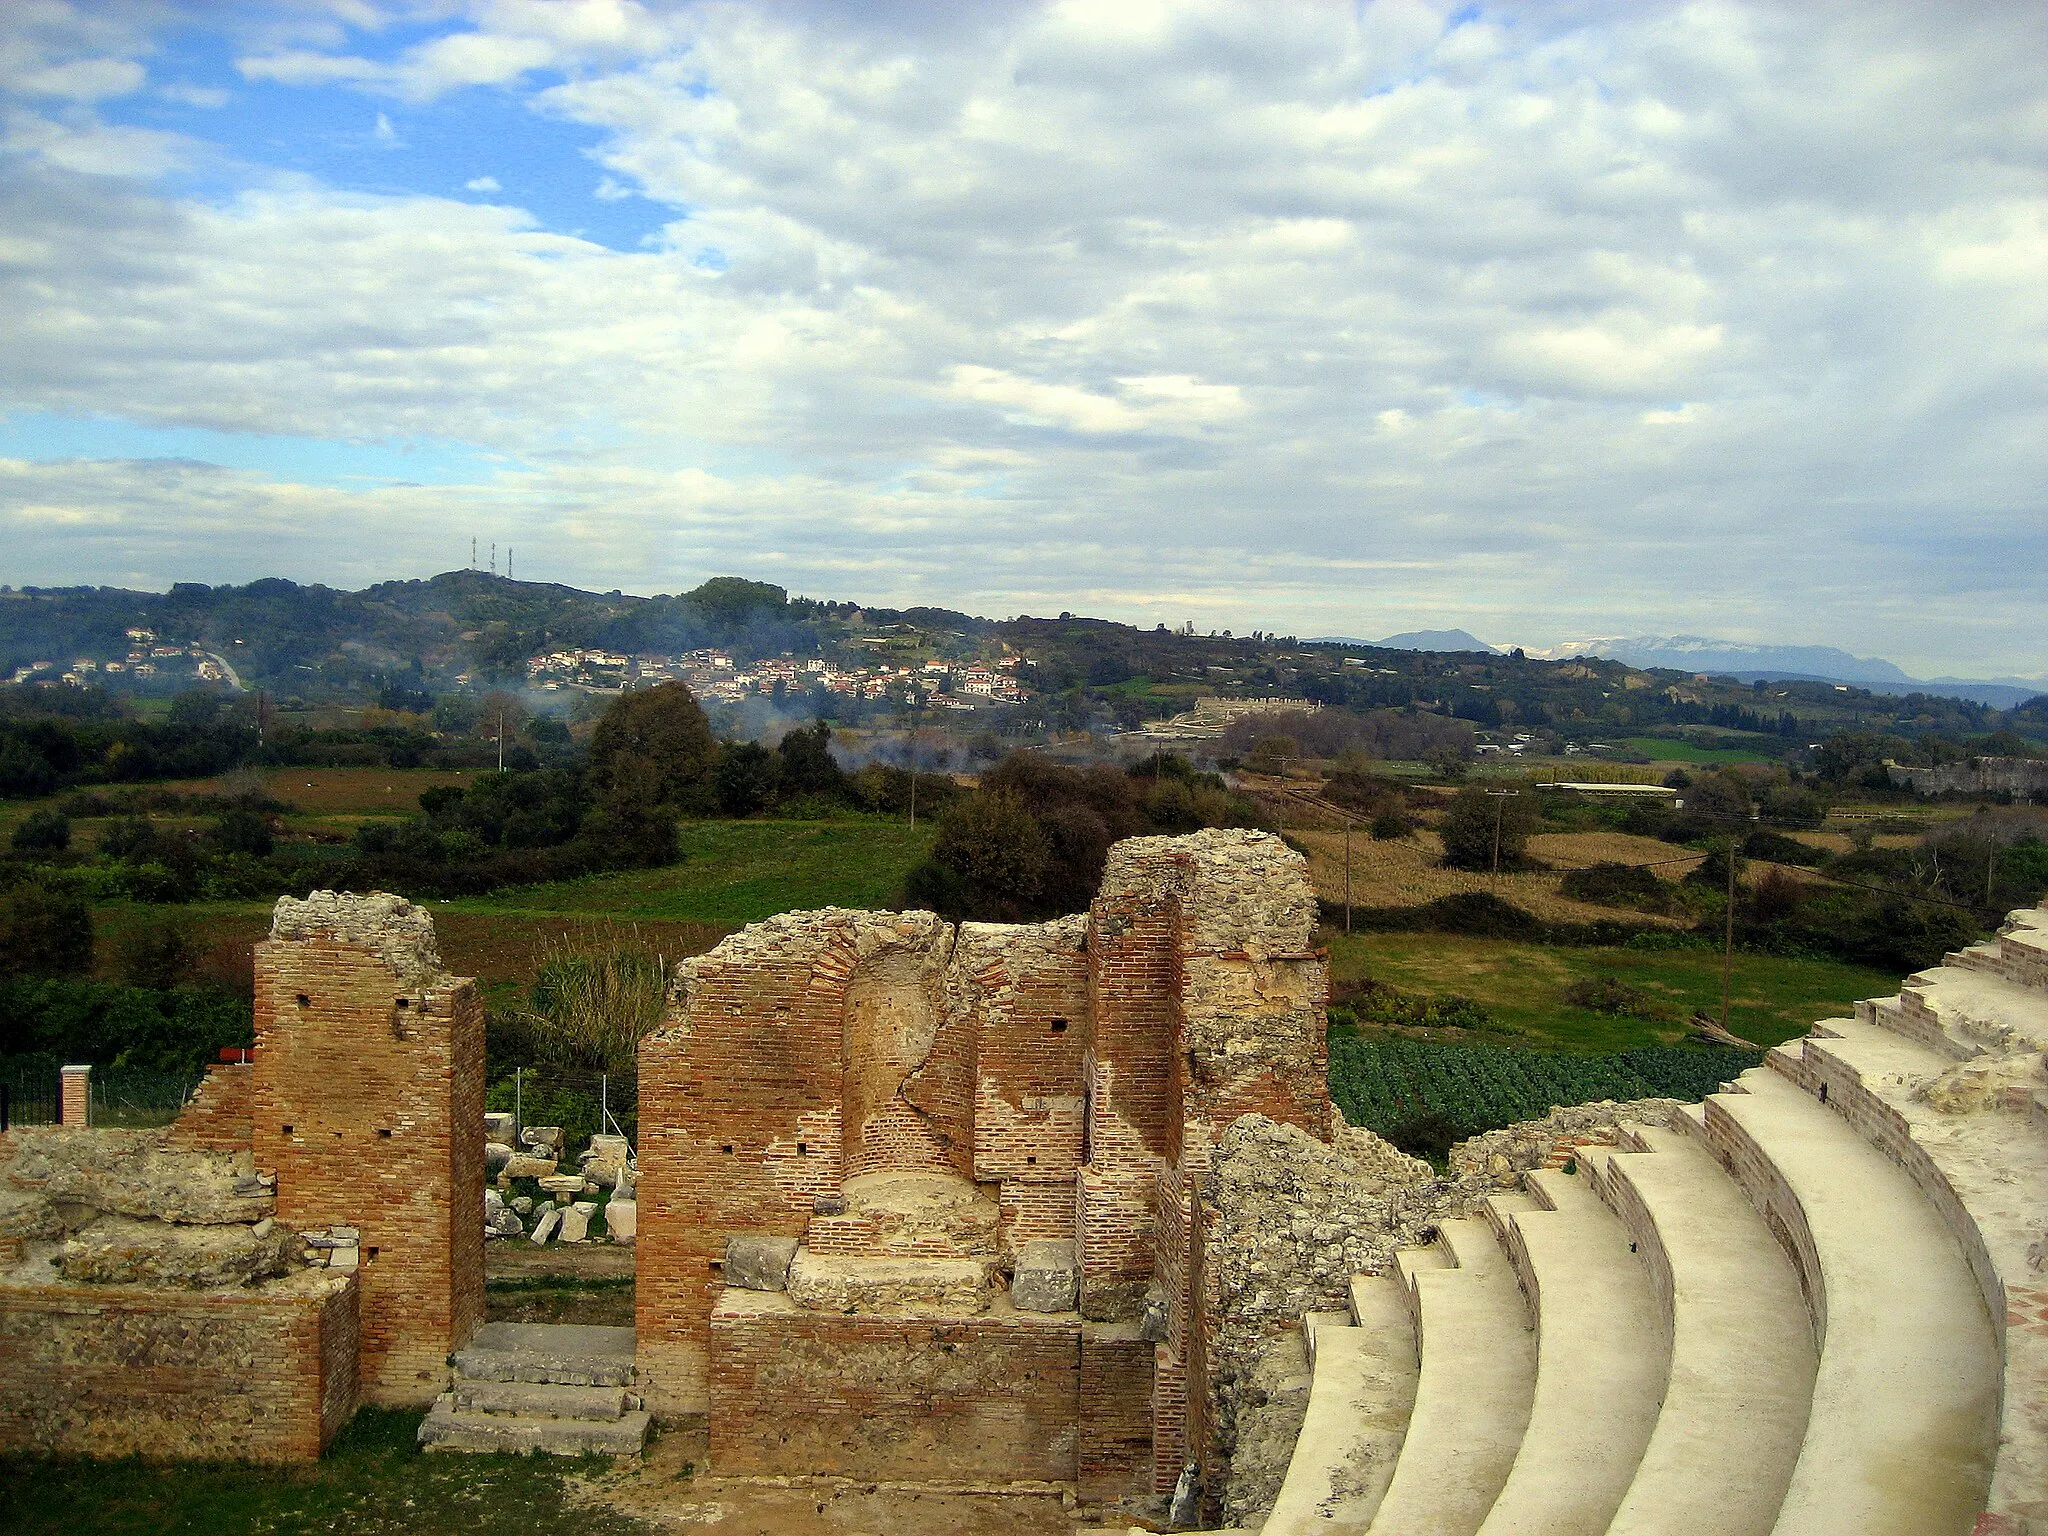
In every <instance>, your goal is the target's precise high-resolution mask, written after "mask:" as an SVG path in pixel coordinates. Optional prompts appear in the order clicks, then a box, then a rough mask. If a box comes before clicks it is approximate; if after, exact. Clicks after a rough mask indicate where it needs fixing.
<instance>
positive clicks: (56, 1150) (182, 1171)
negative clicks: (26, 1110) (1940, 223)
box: [7, 1126, 277, 1225]
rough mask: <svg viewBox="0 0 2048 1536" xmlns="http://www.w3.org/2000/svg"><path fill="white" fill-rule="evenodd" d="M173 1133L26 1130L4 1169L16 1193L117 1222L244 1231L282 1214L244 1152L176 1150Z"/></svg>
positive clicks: (270, 1188) (272, 1191) (62, 1128)
mask: <svg viewBox="0 0 2048 1536" xmlns="http://www.w3.org/2000/svg"><path fill="white" fill-rule="evenodd" d="M169 1134H170V1133H169V1131H168V1129H165V1130H150V1131H113V1130H106V1131H102V1130H85V1129H81V1128H79V1127H75V1126H24V1127H22V1128H21V1129H19V1130H17V1131H15V1132H13V1139H14V1147H15V1155H14V1161H13V1163H12V1165H11V1166H10V1167H8V1169H7V1174H8V1177H9V1178H10V1179H11V1181H12V1182H13V1183H14V1184H15V1185H16V1186H18V1187H22V1188H27V1189H31V1190H34V1191H35V1192H36V1193H38V1194H40V1195H42V1196H43V1197H44V1198H46V1199H49V1200H74V1201H78V1202H80V1203H81V1204H84V1205H88V1206H91V1207H92V1208H93V1209H94V1210H97V1211H106V1212H108V1213H110V1214H113V1215H119V1216H139V1217H152V1218H155V1219H157V1220H161V1221H177V1222H189V1223H195V1224H208V1223H227V1222H235V1223H240V1224H244V1225H246V1224H247V1223H249V1222H252V1221H260V1220H262V1219H263V1218H264V1217H265V1216H268V1215H270V1214H271V1213H272V1212H273V1211H274V1210H275V1209H276V1206H277V1197H276V1192H275V1189H274V1188H273V1186H272V1185H271V1184H270V1183H269V1182H267V1181H265V1180H264V1179H262V1178H260V1177H259V1176H258V1174H257V1172H256V1166H255V1161H254V1159H253V1158H252V1157H251V1155H250V1154H249V1153H248V1152H246V1151H244V1152H214V1151H196V1150H193V1151H187V1150H171V1149H169V1148H167V1147H166V1146H165V1145H164V1142H165V1139H166V1138H167V1137H168V1135H169Z"/></svg>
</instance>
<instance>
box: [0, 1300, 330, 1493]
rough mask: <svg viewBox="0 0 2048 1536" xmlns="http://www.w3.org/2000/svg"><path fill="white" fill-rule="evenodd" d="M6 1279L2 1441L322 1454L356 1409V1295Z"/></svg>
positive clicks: (20, 1447)
mask: <svg viewBox="0 0 2048 1536" xmlns="http://www.w3.org/2000/svg"><path fill="white" fill-rule="evenodd" d="M293 1284H294V1288H295V1289H296V1292H297V1293H296V1294H286V1295H280V1294H278V1289H277V1288H270V1289H266V1290H260V1291H255V1292H251V1293H248V1294H235V1293H223V1292H183V1291H166V1290H156V1289H141V1288H134V1287H126V1286H102V1285H94V1286H63V1285H57V1286H37V1287H34V1288H28V1287H12V1286H7V1287H0V1451H4V1452H6V1453H8V1454H11V1455H37V1456H95V1457H118V1456H141V1457H144V1458H145V1459H148V1460H151V1461H251V1462H268V1463H280V1462H310V1461H317V1460H318V1459H319V1457H320V1453H321V1451H323V1450H324V1449H325V1448H326V1446H327V1443H328V1442H329V1441H330V1440H332V1439H333V1437H334V1435H335V1433H336V1432H337V1431H338V1430H339V1429H340V1428H341V1426H342V1425H343V1424H345V1423H347V1422H348V1418H349V1415H350V1414H352V1413H353V1412H354V1411H355V1406H356V1380H357V1378H356V1319H357V1311H356V1308H357V1300H358V1297H357V1291H356V1287H355V1284H354V1282H353V1281H352V1280H350V1279H349V1278H347V1277H346V1276H333V1277H329V1276H325V1275H321V1276H313V1275H306V1276H301V1277H299V1278H298V1279H297V1280H296V1281H295V1282H294V1283H293Z"/></svg>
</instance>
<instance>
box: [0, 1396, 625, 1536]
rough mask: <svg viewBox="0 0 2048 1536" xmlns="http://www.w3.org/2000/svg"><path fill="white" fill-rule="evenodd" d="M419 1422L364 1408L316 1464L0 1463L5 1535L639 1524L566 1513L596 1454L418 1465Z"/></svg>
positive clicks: (466, 1530)
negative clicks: (575, 1481)
mask: <svg viewBox="0 0 2048 1536" xmlns="http://www.w3.org/2000/svg"><path fill="white" fill-rule="evenodd" d="M419 1422H420V1415H419V1414H417V1413H402V1412H392V1411H389V1410H383V1409H376V1408H365V1409H363V1410H361V1411H360V1412H358V1413H357V1414H356V1416H355V1419H354V1420H353V1422H351V1423H350V1424H349V1426H348V1427H347V1428H346V1429H344V1430H343V1431H342V1432H341V1434H340V1435H339V1436H337V1437H336V1439H335V1442H334V1445H333V1447H332V1448H331V1449H330V1450H329V1451H328V1453H327V1456H326V1458H325V1459H324V1460H322V1461H321V1462H320V1463H319V1464H318V1465H316V1466H311V1467H290V1468H270V1467H250V1466H242V1465H235V1464H215V1465H197V1466H150V1465H147V1464H144V1463H142V1462H139V1461H118V1462H88V1461H55V1462H39V1461H26V1460H13V1459H8V1460H0V1530H4V1531H6V1532H8V1536H78V1533H81V1532H86V1531H91V1532H94V1533H96V1536H163V1533H168V1532H193V1533H209V1536H230V1533H232V1536H244V1533H253V1532H258V1531H262V1532H274V1533H279V1536H297V1533H301V1532H304V1533H312V1532H316V1531H318V1532H330V1531H331V1532H338V1533H346V1536H429V1533H431V1536H442V1533H446V1536H476V1533H478V1532H481V1531H493V1530H497V1531H523V1530H534V1531H546V1532H548V1533H549V1536H628V1533H633V1532H639V1531H644V1530H646V1529H647V1527H645V1526H643V1525H641V1524H639V1523H638V1522H637V1521H633V1520H629V1519H627V1518H625V1517H624V1516H622V1515H620V1514H618V1513H616V1512H614V1511H612V1510H609V1509H605V1508H602V1507H593V1506H592V1505H590V1504H588V1503H577V1502H572V1501H571V1499H570V1498H569V1497H568V1495H567V1493H566V1491H565V1488H564V1484H565V1483H566V1482H567V1480H568V1479H569V1478H571V1477H580V1476H583V1475H585V1474H586V1473H588V1472H591V1471H594V1470H608V1469H609V1467H610V1465H611V1463H610V1458H608V1457H597V1458H584V1459H582V1460H568V1459H562V1458H556V1457H550V1456H540V1457H534V1458H532V1459H528V1458H525V1457H519V1456H451V1455H437V1456H428V1455H424V1454H422V1453H421V1452H420V1450H419V1449H418V1447H417V1446H416V1445H414V1443H413V1436H414V1434H415V1433H416V1432H417V1431H418V1429H419Z"/></svg>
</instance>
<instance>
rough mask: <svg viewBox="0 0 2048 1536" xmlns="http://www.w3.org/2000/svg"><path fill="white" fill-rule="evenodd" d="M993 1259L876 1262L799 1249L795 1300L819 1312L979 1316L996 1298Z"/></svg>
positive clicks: (792, 1281)
mask: <svg viewBox="0 0 2048 1536" xmlns="http://www.w3.org/2000/svg"><path fill="white" fill-rule="evenodd" d="M993 1273H994V1265H993V1261H992V1260H988V1259H876V1258H858V1257H844V1256H841V1255H837V1254H816V1253H812V1252H811V1251H810V1250H809V1249H808V1248H800V1249H798V1250H797V1254H796V1258H795V1259H794V1260H793V1261H791V1263H790V1266H789V1294H790V1298H791V1300H793V1301H795V1302H796V1303H797V1304H798V1305H800V1306H803V1307H807V1308H809V1309H810V1310H811V1311H814V1312H845V1313H884V1314H889V1313H894V1314H915V1315H917V1316H920V1317H932V1316H936V1317H977V1316H979V1315H980V1314H981V1313H983V1312H986V1311H987V1310H988V1309H989V1303H990V1301H991V1300H992V1298H993V1292H994V1285H993Z"/></svg>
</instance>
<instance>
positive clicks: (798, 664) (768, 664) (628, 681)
mask: <svg viewBox="0 0 2048 1536" xmlns="http://www.w3.org/2000/svg"><path fill="white" fill-rule="evenodd" d="M1018 662H1019V658H1018V657H1015V656H1005V657H1003V658H1001V659H1000V660H998V661H995V662H992V663H989V664H987V665H983V664H982V663H980V662H954V661H928V662H925V663H923V664H922V665H921V666H915V667H913V666H889V665H887V664H875V665H869V666H846V665H841V664H839V663H835V662H830V661H826V660H824V659H823V658H821V657H816V656H811V657H801V658H799V657H793V656H790V655H788V654H787V653H785V654H783V655H781V656H776V657H764V658H762V659H760V660H758V661H751V662H748V663H746V664H745V665H744V666H742V665H741V664H739V663H738V662H737V661H736V660H735V659H734V658H733V656H732V655H731V653H729V652H726V651H717V650H701V651H689V652H686V653H684V654H683V655H680V656H652V655H624V654H621V653H620V652H617V651H604V650H580V649H579V650H561V651H550V652H547V653H546V654H544V655H540V656H534V657H531V658H529V659H528V661H527V663H526V677H527V681H528V682H529V683H530V684H532V685H533V686H535V687H537V688H540V689H542V690H544V691H547V692H555V691H558V690H561V689H564V688H576V689H583V690H586V691H591V692H618V691H620V690H623V689H626V688H630V687H645V686H649V685H652V684H655V683H671V682H680V683H687V684H689V686H690V690H691V692H693V693H694V694H696V695H697V697H698V698H701V699H723V700H726V701H728V702H732V703H738V702H740V701H742V700H745V699H748V698H753V697H756V696H759V695H763V694H766V695H769V696H774V695H776V694H778V693H781V694H791V693H796V694H806V693H810V692H812V691H814V690H816V689H819V688H823V689H824V690H826V691H827V692H829V693H836V694H841V695H843V696H845V697H848V698H862V699H879V698H886V697H889V696H891V695H898V696H908V695H910V694H913V693H914V694H916V695H917V696H918V697H919V698H920V699H921V700H922V701H923V702H924V703H926V704H928V705H931V706H932V707H934V708H942V709H972V708H974V707H976V705H977V704H980V703H983V702H988V703H997V704H1015V703H1019V702H1021V701H1022V700H1023V698H1024V693H1025V690H1024V688H1023V685H1022V684H1020V683H1019V682H1018V681H1017V675H1016V669H1017V666H1018Z"/></svg>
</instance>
